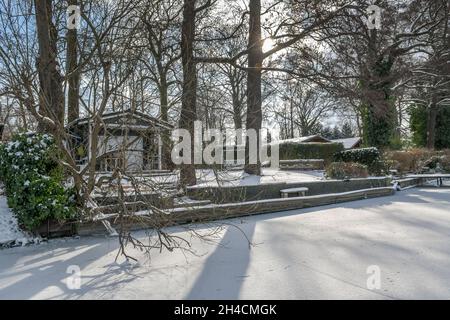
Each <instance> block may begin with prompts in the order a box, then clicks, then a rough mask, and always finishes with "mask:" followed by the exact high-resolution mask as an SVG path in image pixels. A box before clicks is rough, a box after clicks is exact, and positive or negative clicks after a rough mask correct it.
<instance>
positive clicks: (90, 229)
mask: <svg viewBox="0 0 450 320" xmlns="http://www.w3.org/2000/svg"><path fill="white" fill-rule="evenodd" d="M394 193H395V191H394V189H393V188H392V187H384V188H372V189H366V190H357V191H350V192H344V193H334V194H323V195H317V196H307V197H295V198H284V199H281V198H280V199H269V200H261V201H248V202H242V203H226V204H212V205H204V206H195V207H185V208H176V209H170V210H167V213H168V214H164V215H155V216H152V219H155V220H154V221H155V222H156V221H158V220H159V221H158V222H160V224H162V225H164V226H170V225H177V224H185V223H195V222H207V221H213V220H220V219H228V218H236V217H242V216H250V215H256V214H263V213H271V212H278V211H286V210H295V209H302V208H310V207H316V206H323V205H329V204H336V203H342V202H348V201H355V200H362V199H368V198H375V197H383V196H389V195H392V194H394ZM110 221H111V223H112V225H113V226H114V219H110ZM127 227H128V228H129V230H138V229H143V228H145V224H142V223H139V222H138V221H131V220H130V222H129V223H127ZM105 232H106V230H105V227H104V226H103V225H102V224H101V223H100V222H90V223H84V224H82V225H79V226H78V234H79V235H92V234H97V233H102V234H104V233H105Z"/></svg>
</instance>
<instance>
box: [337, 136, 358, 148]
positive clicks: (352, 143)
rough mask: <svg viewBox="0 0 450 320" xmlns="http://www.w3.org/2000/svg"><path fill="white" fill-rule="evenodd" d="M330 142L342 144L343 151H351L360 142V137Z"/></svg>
mask: <svg viewBox="0 0 450 320" xmlns="http://www.w3.org/2000/svg"><path fill="white" fill-rule="evenodd" d="M331 141H332V142H336V143H342V144H343V145H344V149H352V148H355V147H357V146H358V144H360V143H361V142H362V139H361V138H360V137H354V138H347V139H335V140H331Z"/></svg>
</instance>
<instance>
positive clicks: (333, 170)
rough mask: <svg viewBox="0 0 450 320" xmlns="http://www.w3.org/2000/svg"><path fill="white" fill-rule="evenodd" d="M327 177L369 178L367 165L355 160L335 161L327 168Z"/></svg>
mask: <svg viewBox="0 0 450 320" xmlns="http://www.w3.org/2000/svg"><path fill="white" fill-rule="evenodd" d="M326 175H327V177H329V178H331V179H346V178H367V176H368V175H369V172H368V170H367V166H365V165H363V164H360V163H355V162H333V163H331V164H330V165H329V166H327V169H326Z"/></svg>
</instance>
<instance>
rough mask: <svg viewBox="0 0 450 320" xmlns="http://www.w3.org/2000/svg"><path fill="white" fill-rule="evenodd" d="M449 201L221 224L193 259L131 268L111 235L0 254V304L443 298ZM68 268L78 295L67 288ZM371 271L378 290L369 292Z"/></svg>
mask: <svg viewBox="0 0 450 320" xmlns="http://www.w3.org/2000/svg"><path fill="white" fill-rule="evenodd" d="M449 204H450V189H448V188H420V189H411V190H408V191H404V192H399V193H397V194H396V195H395V196H392V197H384V198H375V199H368V200H362V201H357V202H349V203H344V204H339V205H331V206H325V207H320V208H311V209H301V210H292V211H288V212H280V213H272V214H265V215H258V216H252V217H246V218H245V219H242V218H241V219H234V220H227V221H226V223H227V225H226V226H225V228H224V230H223V231H222V232H221V234H220V238H218V239H217V243H216V244H211V243H205V242H200V241H199V240H193V243H192V244H193V248H194V249H195V250H196V254H195V255H192V254H187V253H186V252H185V253H182V252H180V251H175V252H172V253H170V252H167V251H163V252H162V253H159V252H156V251H155V252H154V253H153V255H152V260H151V261H150V262H149V261H148V260H146V259H145V257H144V256H143V255H141V254H140V253H139V252H136V251H131V253H132V254H133V256H135V257H138V258H140V263H139V264H136V265H133V264H129V263H126V262H124V260H123V259H120V260H119V261H118V262H117V263H115V262H114V258H115V255H116V253H117V248H118V243H117V239H116V238H113V239H112V238H107V237H86V238H80V239H69V240H52V241H49V242H48V243H44V244H42V245H40V246H30V247H23V248H12V249H5V250H0V299H16V298H20V299H449V298H450V291H449V290H448V288H449V287H450V268H449V265H450V247H449V246H448V243H449V242H450V215H449V214H448V207H449ZM230 223H233V224H235V225H236V226H237V227H239V228H240V230H238V229H237V228H234V227H231V226H229V225H228V224H230ZM210 227H211V226H208V225H198V226H197V227H196V230H197V231H198V232H207V231H208V230H209V228H210ZM169 231H171V232H173V233H176V234H177V235H180V236H186V234H185V233H184V231H183V230H182V229H181V228H180V227H177V228H171V229H169ZM242 231H243V232H244V233H245V235H246V236H247V237H248V238H249V239H251V242H252V244H253V245H252V246H251V248H249V245H248V242H247V240H246V239H245V237H244V236H243V234H242ZM135 235H136V236H138V237H140V238H142V240H145V237H146V234H145V232H137V233H135ZM130 250H131V249H130ZM73 266H78V267H79V268H80V275H81V287H80V288H79V289H69V287H68V286H67V284H68V283H70V278H69V277H70V276H71V273H70V270H72V269H73ZM371 266H378V267H379V270H380V272H381V273H380V280H381V281H380V288H379V289H369V288H368V287H367V281H368V277H369V276H370V274H368V273H367V271H368V270H369V267H371ZM71 268H72V269H71Z"/></svg>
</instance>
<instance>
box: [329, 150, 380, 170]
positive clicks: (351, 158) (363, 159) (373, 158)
mask: <svg viewBox="0 0 450 320" xmlns="http://www.w3.org/2000/svg"><path fill="white" fill-rule="evenodd" d="M334 161H335V162H356V163H360V164H363V165H365V166H367V168H368V170H369V172H370V173H372V174H379V173H381V172H380V171H381V164H380V161H381V155H380V152H379V151H378V149H377V148H363V149H352V150H345V151H341V152H338V153H336V154H335V155H334Z"/></svg>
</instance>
